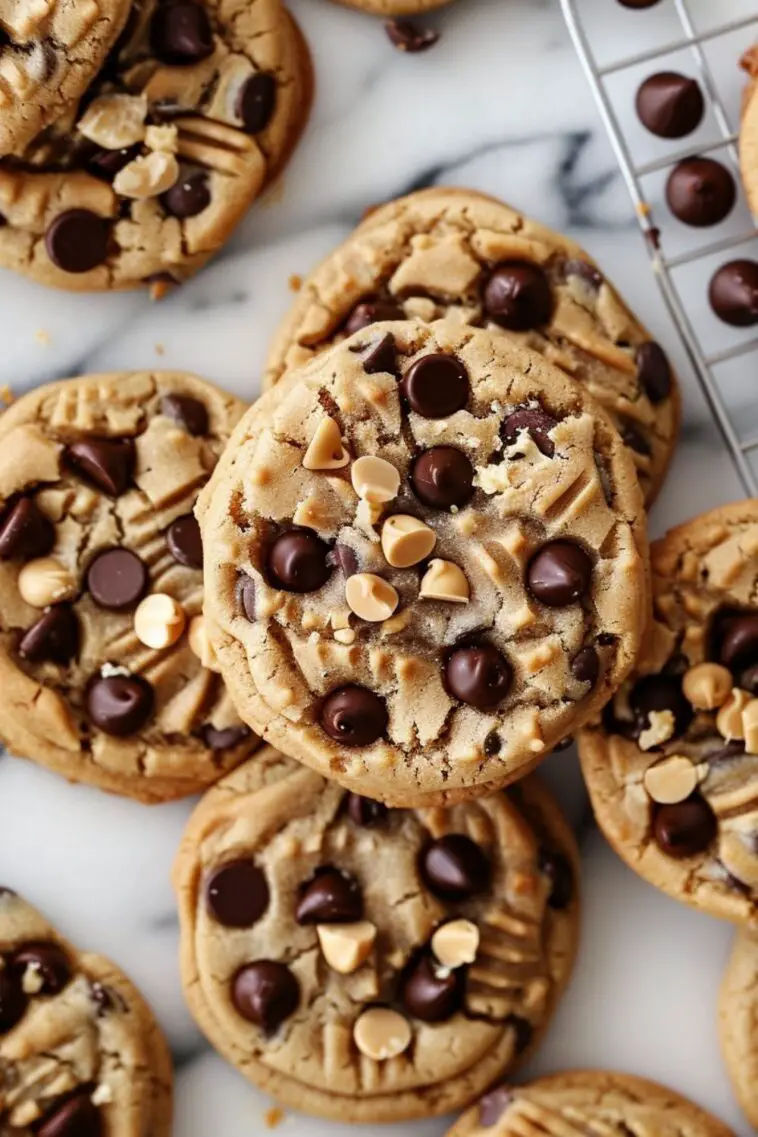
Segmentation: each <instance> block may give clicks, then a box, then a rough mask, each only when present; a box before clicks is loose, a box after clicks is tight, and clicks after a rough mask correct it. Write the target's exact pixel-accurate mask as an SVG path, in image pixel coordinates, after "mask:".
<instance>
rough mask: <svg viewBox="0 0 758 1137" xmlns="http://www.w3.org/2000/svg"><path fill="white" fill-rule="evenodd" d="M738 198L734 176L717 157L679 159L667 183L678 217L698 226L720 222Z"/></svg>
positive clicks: (669, 203) (670, 205)
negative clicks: (716, 159) (717, 160)
mask: <svg viewBox="0 0 758 1137" xmlns="http://www.w3.org/2000/svg"><path fill="white" fill-rule="evenodd" d="M736 200H737V187H736V185H735V181H734V178H733V177H732V175H731V173H730V172H729V170H727V168H726V166H722V164H721V162H716V161H715V160H714V159H713V158H687V159H685V161H683V162H679V163H678V164H677V165H676V166H674V169H673V170H672V171H671V173H670V174H669V176H668V181H667V182H666V201H667V202H668V206H669V209H670V210H671V212H672V213H673V214H674V217H677V218H678V219H679V220H680V221H682V222H683V223H684V224H685V225H693V226H695V227H696V228H702V227H704V226H707V225H718V223H719V222H720V221H723V220H724V218H725V217H728V216H729V214H730V213H731V212H732V209H733V208H734V203H735V201H736Z"/></svg>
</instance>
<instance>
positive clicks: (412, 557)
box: [382, 513, 437, 568]
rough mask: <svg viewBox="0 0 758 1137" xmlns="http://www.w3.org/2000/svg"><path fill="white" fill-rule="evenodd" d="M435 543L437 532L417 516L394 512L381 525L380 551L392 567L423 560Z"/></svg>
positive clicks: (409, 565)
mask: <svg viewBox="0 0 758 1137" xmlns="http://www.w3.org/2000/svg"><path fill="white" fill-rule="evenodd" d="M436 543H437V534H436V533H435V532H434V530H433V529H431V528H430V527H429V526H428V525H425V524H424V522H423V521H419V520H418V518H417V517H411V516H410V515H409V514H407V513H395V514H393V515H392V517H388V518H387V520H386V521H385V522H384V525H383V526H382V552H383V553H384V556H385V559H386V561H387V563H388V564H390V565H392V567H393V568H410V567H411V565H417V564H418V563H419V561H425V560H426V558H427V557H428V556H429V555H430V553H431V552H432V550H433V549H434V546H435V545H436Z"/></svg>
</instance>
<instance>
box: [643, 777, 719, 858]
mask: <svg viewBox="0 0 758 1137" xmlns="http://www.w3.org/2000/svg"><path fill="white" fill-rule="evenodd" d="M717 829H718V825H717V822H716V815H715V814H714V812H713V810H712V809H711V807H710V806H709V805H708V802H707V801H706V800H705V798H704V797H703V796H702V795H701V794H699V793H694V794H692V796H691V797H688V798H687V800H686V801H680V802H677V803H676V804H675V805H660V806H658V807H657V808H656V810H655V813H654V815H653V835H654V837H655V841H656V844H657V845H658V848H659V849H661V851H662V852H664V853H666V855H667V856H669V857H675V858H680V857H681V858H684V857H694V856H695V855H696V854H697V853H703V852H705V850H706V849H707V848H708V846H709V845H710V843H711V841H712V840H713V839H714V837H715V836H716V831H717Z"/></svg>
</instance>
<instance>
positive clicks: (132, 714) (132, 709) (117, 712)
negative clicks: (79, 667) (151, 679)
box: [86, 675, 155, 738]
mask: <svg viewBox="0 0 758 1137" xmlns="http://www.w3.org/2000/svg"><path fill="white" fill-rule="evenodd" d="M154 702H155V695H154V694H153V689H152V687H151V686H150V684H149V683H148V682H147V680H146V679H143V678H142V677H141V676H139V675H107V676H104V675H99V676H96V677H95V679H93V680H92V682H91V683H90V684H89V686H88V687H87V695H86V705H87V713H88V714H89V717H90V718H91V719H92V721H93V723H94V724H95V726H97V727H99V728H100V730H102V731H103V732H104V733H105V734H110V735H112V736H113V737H114V738H126V737H127V736H128V735H130V734H136V733H137V732H138V731H139V730H141V729H142V727H143V726H144V725H145V723H146V722H147V721H148V719H149V718H150V715H151V714H152V713H153V704H154Z"/></svg>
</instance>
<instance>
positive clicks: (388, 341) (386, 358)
mask: <svg viewBox="0 0 758 1137" xmlns="http://www.w3.org/2000/svg"><path fill="white" fill-rule="evenodd" d="M361 363H362V365H363V370H364V371H365V372H366V374H367V375H378V374H380V373H381V372H385V371H386V372H388V373H389V374H390V375H395V374H397V348H396V347H395V337H394V336H393V335H392V332H385V334H384V335H383V336H379V338H378V339H376V340H375V341H374V342H373V343H372V344H369V346H368V347H367V348H366V350H365V351H364V352H363V354H362V355H361Z"/></svg>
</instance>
